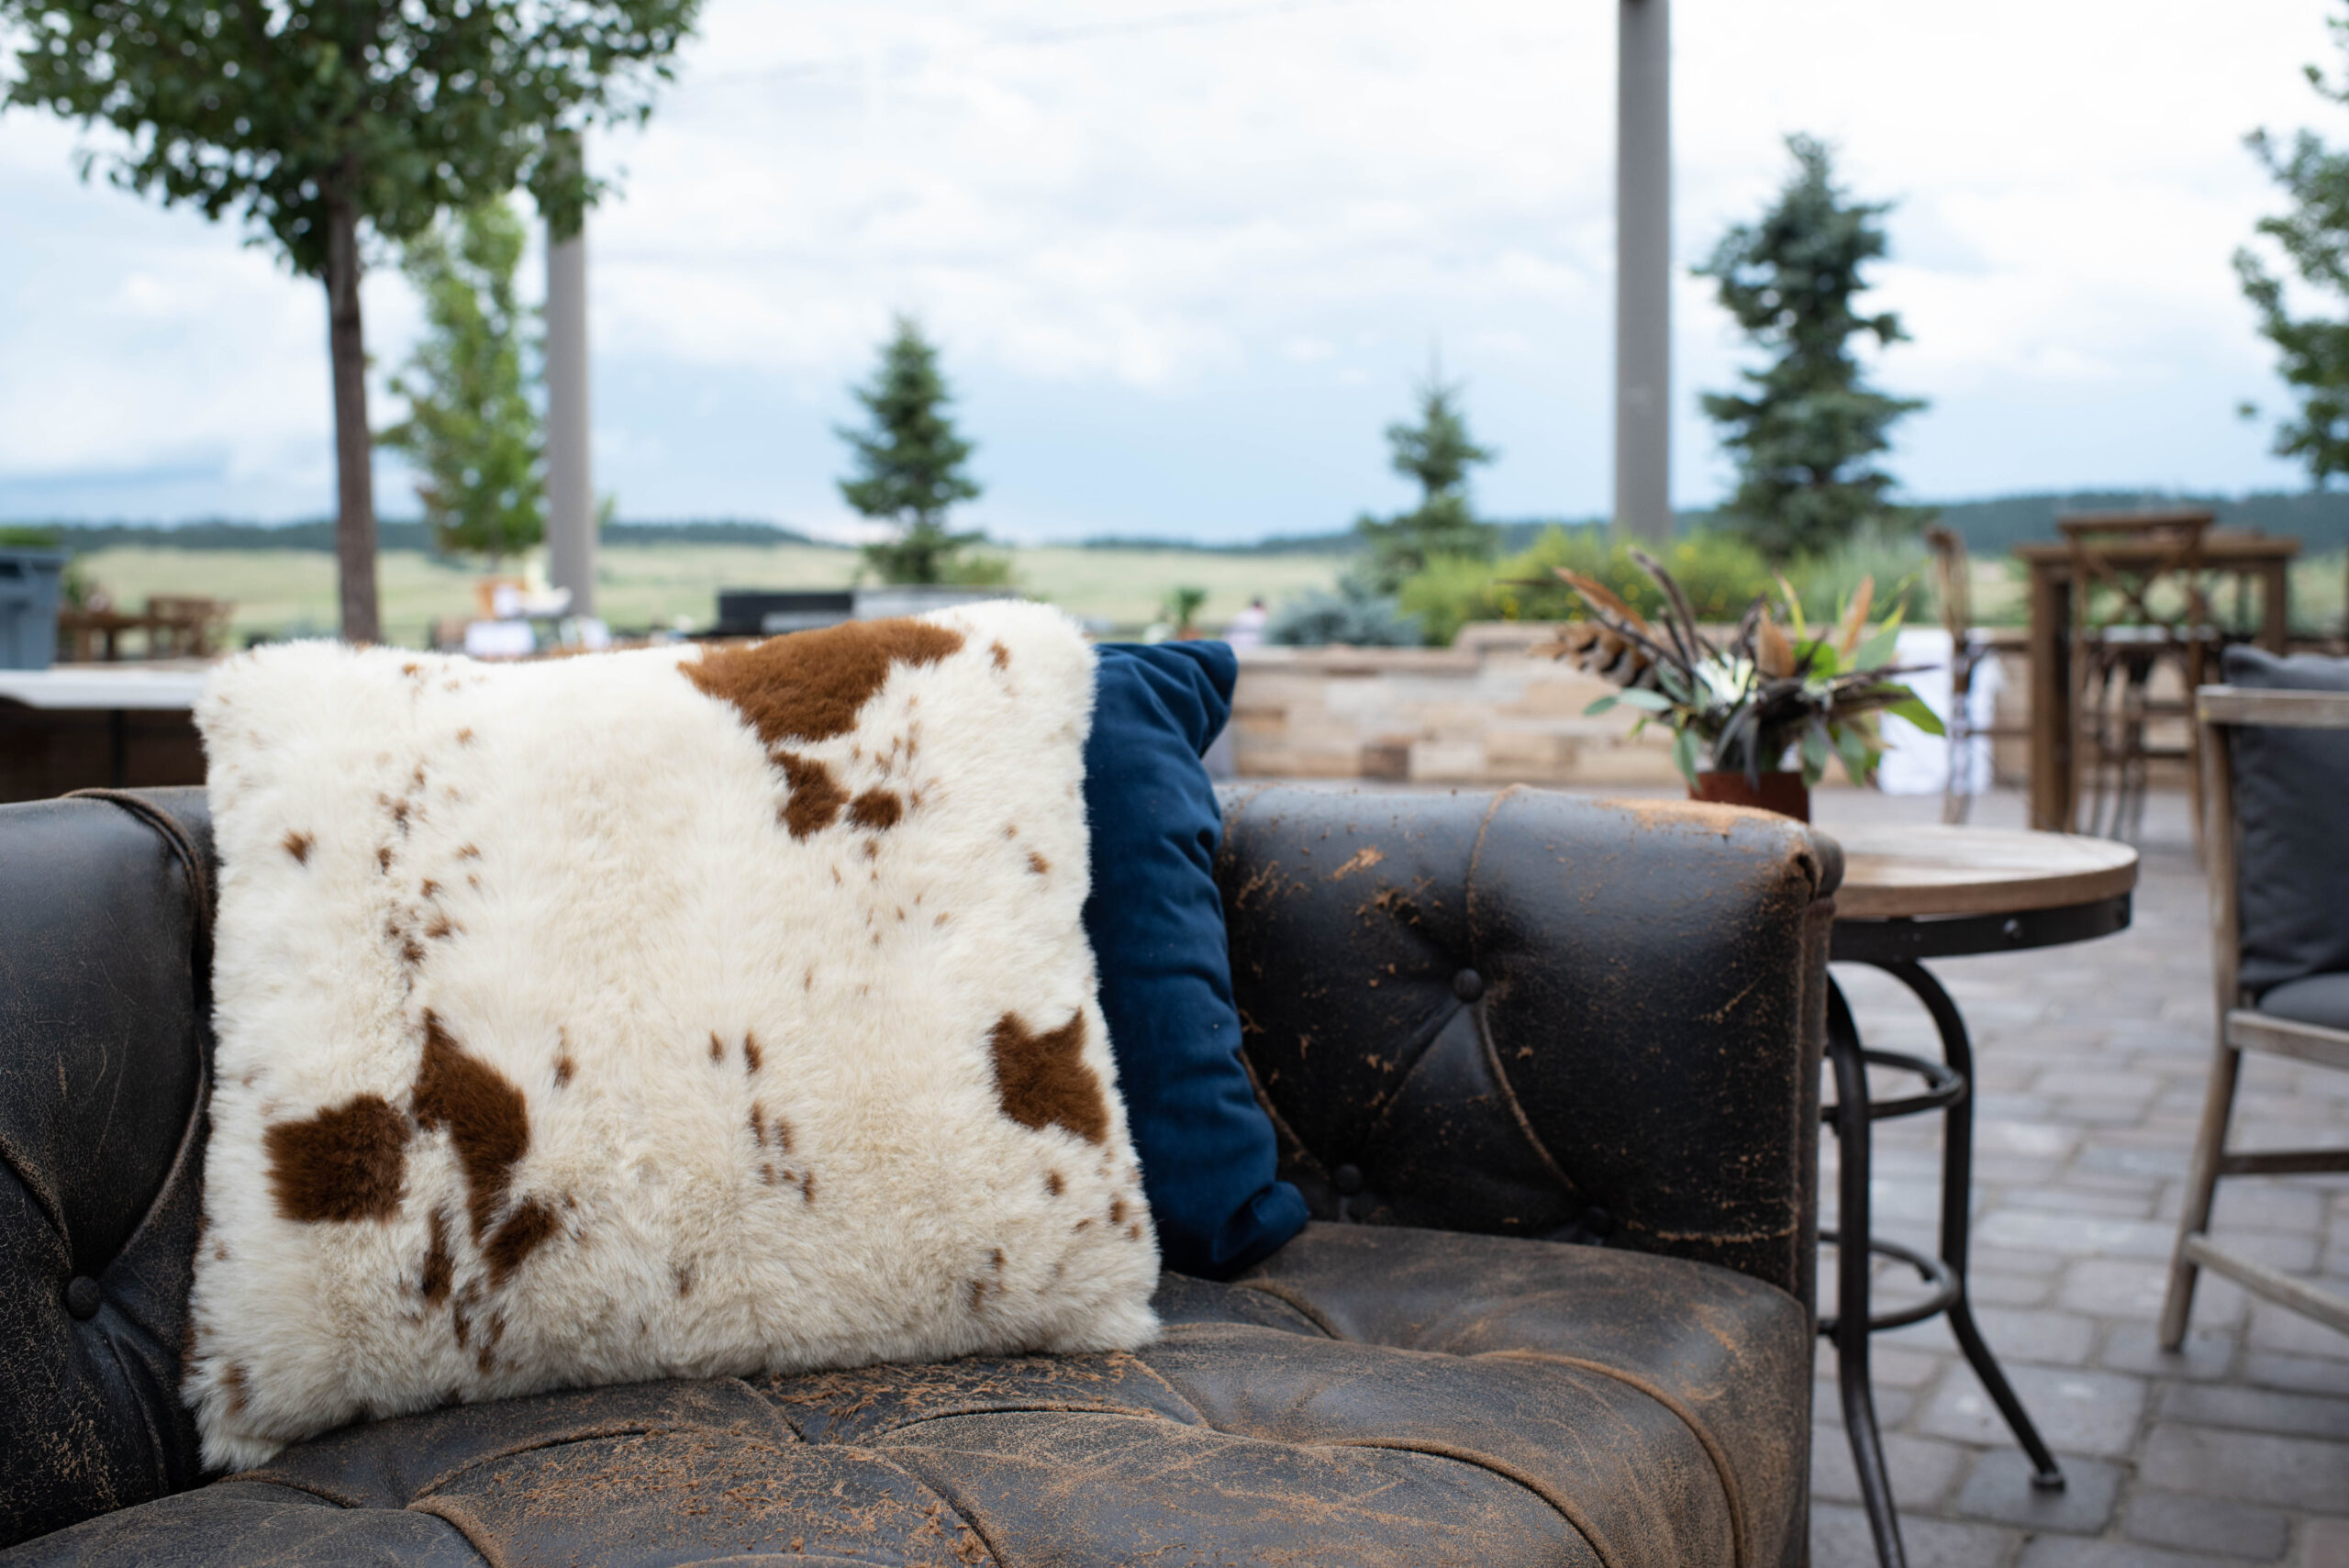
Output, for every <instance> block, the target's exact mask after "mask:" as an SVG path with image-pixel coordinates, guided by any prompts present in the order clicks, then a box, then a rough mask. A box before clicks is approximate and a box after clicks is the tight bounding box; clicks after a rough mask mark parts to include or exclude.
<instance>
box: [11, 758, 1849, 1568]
mask: <svg viewBox="0 0 2349 1568" xmlns="http://www.w3.org/2000/svg"><path fill="white" fill-rule="evenodd" d="M146 798H147V799H148V800H149V801H150V802H151V803H156V804H160V805H161V806H163V807H165V808H166V809H167V811H168V813H169V815H170V817H171V818H173V820H175V821H176V822H178V823H180V824H182V825H184V831H180V832H177V833H173V832H168V831H159V828H158V825H156V824H154V823H150V822H149V821H145V820H141V819H140V818H139V817H138V816H136V815H134V813H133V811H132V810H130V809H128V807H126V806H123V805H120V804H117V803H113V802H106V801H95V800H74V801H62V802H51V803H41V804H37V805H31V806H6V807H0V1163H5V1167H6V1170H5V1173H0V1540H10V1541H15V1540H25V1538H27V1537H30V1536H39V1539H37V1540H25V1544H23V1545H22V1546H20V1547H18V1548H17V1550H16V1551H13V1552H0V1558H5V1560H6V1561H7V1562H43V1563H46V1562H139V1561H147V1562H172V1563H192V1564H193V1563H214V1562H218V1563H223V1564H225V1563H229V1562H239V1563H241V1562H259V1561H269V1562H305V1563H306V1562H318V1563H326V1562H425V1563H437V1562H450V1563H474V1562H495V1563H501V1564H502V1563H507V1562H512V1563H524V1562H613V1563H647V1564H650V1563H684V1562H740V1563H750V1562H783V1561H789V1562H826V1561H829V1562H866V1563H870V1562H1005V1563H1031V1562H1034V1563H1043V1562H1052V1563H1069V1564H1081V1563H1095V1562H1294V1563H1329V1564H1332V1565H1335V1564H1341V1563H1342V1564H1355V1563H1382V1562H1397V1563H1403V1562H1410V1563H1432V1562H1463V1563H1484V1562H1511V1563H1548V1562H1556V1563H1576V1564H1581V1563H1609V1564H1614V1565H1618V1568H1630V1565H1633V1564H1659V1565H1660V1564H1679V1563H1700V1562H1701V1563H1715V1562H1719V1563H1748V1564H1776V1563H1784V1562H1796V1561H1798V1559H1799V1555H1800V1551H1801V1544H1802V1540H1803V1537H1804V1529H1803V1516H1802V1508H1803V1498H1804V1494H1805V1491H1806V1486H1805V1484H1804V1477H1805V1475H1806V1473H1807V1470H1808V1451H1807V1448H1808V1440H1809V1394H1810V1346H1811V1335H1810V1322H1809V1310H1808V1307H1807V1305H1806V1304H1807V1303H1808V1301H1809V1284H1810V1262H1809V1252H1810V1245H1811V1241H1812V1227H1813V1225H1814V1223H1815V1222H1814V1219H1813V1208H1812V1175H1811V1173H1812V1171H1813V1169H1814V1168H1815V1163H1814V1162H1815V1148H1814V1145H1813V1143H1812V1141H1811V1140H1812V1138H1813V1136H1814V1129H1815V1125H1816V1119H1817V1109H1816V1094H1817V1088H1816V1084H1817V1071H1816V1067H1817V1050H1818V1041H1819V1039H1820V1029H1819V1019H1820V1015H1821V1009H1822V1008H1823V991H1822V975H1823V965H1824V957H1825V946H1824V943H1825V934H1826V921H1827V918H1828V906H1826V904H1825V903H1824V902H1822V895H1824V894H1825V893H1827V892H1828V891H1830V890H1831V888H1832V885H1833V882H1834V879H1835V876H1836V874H1837V867H1836V864H1835V858H1834V851H1833V849H1832V846H1831V845H1830V844H1828V843H1827V842H1826V841H1825V840H1816V839H1813V838H1811V837H1809V836H1808V835H1806V834H1804V833H1803V832H1801V831H1800V830H1799V829H1798V828H1792V827H1790V826H1784V825H1779V824H1776V823H1772V822H1769V821H1766V820H1764V819H1760V818H1754V817H1743V816H1739V815H1736V814H1723V813H1720V812H1707V811H1702V810H1699V811H1693V812H1691V811H1684V810H1679V809H1676V808H1657V807H1654V806H1642V807H1639V808H1617V807H1606V806H1598V805H1594V804H1592V803H1589V802H1585V801H1575V800H1572V799H1568V798H1566V797H1562V796H1554V795H1541V794H1538V793H1534V792H1503V793H1502V794H1500V795H1490V794H1475V795H1411V796H1407V795H1368V796H1355V795H1335V794H1327V793H1323V792H1306V791H1297V790H1287V789H1271V790H1263V791H1256V792H1243V793H1241V794H1239V795H1233V796H1231V797H1230V798H1229V799H1228V801H1227V806H1228V813H1229V814H1228V817H1227V822H1228V833H1227V840H1226V849H1225V851H1224V853H1223V856H1222V858H1221V860H1220V862H1219V867H1218V871H1219V880H1220V881H1221V883H1222V884H1223V886H1224V890H1225V896H1226V900H1227V908H1228V911H1229V913H1230V918H1231V924H1232V937H1233V956H1234V963H1235V971H1236V976H1235V978H1236V981H1237V984H1238V990H1239V995H1240V1000H1241V1006H1242V1008H1243V1010H1244V1012H1245V1015H1246V1020H1247V1026H1248V1029H1249V1031H1250V1033H1249V1040H1248V1045H1249V1051H1250V1056H1251V1062H1252V1070H1253V1071H1254V1073H1255V1074H1256V1076H1257V1079H1258V1082H1259V1084H1260V1086H1261V1088H1262V1091H1263V1093H1264V1095H1265V1097H1266V1099H1267V1101H1268V1103H1270V1104H1271V1106H1273V1107H1274V1109H1275V1111H1276V1112H1277V1114H1278V1115H1279V1118H1280V1119H1281V1121H1282V1123H1283V1125H1284V1128H1285V1133H1284V1138H1285V1158H1286V1164H1287V1166H1288V1168H1289V1170H1290V1171H1291V1172H1292V1173H1294V1174H1295V1175H1296V1176H1297V1178H1298V1179H1299V1180H1300V1182H1301V1184H1303V1185H1304V1186H1305V1187H1306V1190H1307V1192H1308V1196H1309V1197H1310V1198H1311V1200H1312V1201H1313V1202H1314V1203H1315V1204H1316V1206H1317V1207H1318V1208H1319V1211H1320V1212H1321V1213H1322V1214H1323V1215H1324V1216H1325V1218H1328V1219H1331V1220H1336V1219H1340V1218H1342V1219H1345V1220H1352V1221H1361V1222H1367V1223H1357V1224H1338V1223H1322V1224H1317V1225H1314V1226H1312V1227H1310V1228H1308V1230H1307V1231H1306V1232H1305V1233H1304V1234H1303V1235H1302V1236H1300V1237H1299V1238H1297V1240H1295V1241H1293V1242H1292V1243H1290V1244H1289V1245H1288V1246H1287V1247H1286V1248H1284V1249H1283V1250H1281V1251H1278V1252H1276V1253H1275V1254H1274V1255H1273V1256H1272V1257H1271V1258H1270V1259H1268V1260H1266V1261H1265V1262H1264V1263H1262V1264H1260V1265H1258V1266H1257V1267H1256V1268H1255V1269H1253V1270H1252V1271H1251V1272H1250V1273H1247V1274H1245V1275H1243V1276H1242V1277H1241V1279H1240V1280H1239V1281H1238V1282H1236V1283H1234V1284H1209V1283H1207V1282H1204V1281H1198V1280H1188V1279H1184V1278H1182V1277H1180V1276H1175V1275H1169V1276H1167V1279H1166V1281H1165V1283H1164V1284H1163V1286H1162V1289H1161V1293H1160V1301H1159V1305H1160V1307H1161V1310H1162V1311H1163V1314H1164V1315H1165V1318H1166V1319H1167V1322H1168V1325H1169V1329H1168V1333H1167V1335H1166V1338H1165V1339H1164V1340H1163V1341H1162V1342H1161V1343H1160V1344H1159V1345H1157V1346H1155V1347H1153V1348H1152V1349H1151V1350H1149V1351H1144V1352H1142V1353H1141V1354H1139V1355H1136V1356H1079V1357H1062V1358H1041V1357H1040V1358H1024V1359H1022V1358H1015V1359H1011V1360H1000V1361H966V1362H952V1363H947V1364H944V1365H937V1366H894V1367H880V1368H870V1369H864V1370H862V1371H858V1372H852V1373H829V1374H824V1375H820V1376H811V1377H798V1378H788V1379H775V1380H764V1381H760V1382H756V1383H748V1382H742V1381H738V1380H720V1381H715V1382H708V1383H669V1384H658V1385H638V1386H633V1387H627V1388H612V1389H601V1390H585V1391H580V1392H576V1393H567V1394H557V1395H549V1396H540V1397H538V1398H533V1399H526V1400H516V1401H509V1402H505V1403H500V1404H494V1405H486V1406H481V1407H458V1408H454V1409H450V1410H444V1411H440V1412H436V1413H433V1414H430V1415H426V1416H418V1417H413V1418H406V1419H404V1420H399V1421H390V1422H384V1423H381V1424H378V1425H373V1426H365V1427H358V1428H352V1429H346V1430H344V1431H342V1432H339V1433H335V1434H330V1435H329V1436H328V1437H326V1438H324V1439H321V1440H318V1441H317V1442H314V1443H310V1444H307V1445H305V1446H303V1447H301V1448H297V1449H295V1450H292V1451H288V1452H286V1453H285V1454H283V1455H281V1456H280V1457H279V1458H278V1460H276V1461H275V1462H273V1463H272V1465H271V1466H270V1467H269V1468H268V1469H266V1470H265V1471H262V1472H259V1473H254V1474H252V1475H250V1476H244V1477H239V1478H235V1479H232V1480H228V1481H218V1482H216V1483H215V1484H213V1485H206V1486H202V1487H200V1488H198V1489H195V1490H188V1488H190V1487H191V1486H195V1484H196V1483H197V1482H198V1481H200V1480H202V1479H204V1478H203V1477H201V1476H199V1475H198V1474H197V1473H196V1469H195V1458H194V1455H195V1443H194V1437H193V1432H192V1430H191V1429H190V1428H189V1426H188V1422H187V1419H186V1417H185V1415H184V1412H183V1411H182V1410H181V1408H180V1407H179V1405H178V1402H177V1399H176V1397H175V1395H174V1386H175V1385H176V1382H177V1376H178V1351H177V1347H178V1342H179V1335H180V1330H181V1317H182V1314H183V1311H184V1299H185V1292H186V1282H187V1275H188V1273H189V1268H190V1262H191V1259H192V1256H193V1252H194V1250H195V1246H196V1244H197V1236H196V1233H195V1219H196V1201H195V1200H196V1195H197V1192H198V1187H199V1184H200V1171H199V1165H200V1155H201V1150H202V1142H201V1134H202V1127H203V1124H202V1119H201V1108H202V1099H203V1093H204V1087H205V1071H206V1068H205V1063H206V1054H207V1049H208V1046H207V1036H206V1030H205V1029H204V1026H203V1019H204V1018H205V1015H206V996H205V992H204V983H205V967H204V962H203V958H204V954H205V939H204V934H203V926H204V921H203V917H202V911H203V908H204V900H203V889H202V886H201V885H200V884H201V883H202V882H203V880H204V878H205V875H206V870H205V865H204V862H205V857H206V855H207V854H208V848H207V835H206V831H205V828H206V816H205V813H204V809H203V798H202V795H201V793H200V792H195V791H179V792H147V795H146ZM166 826H168V825H166ZM183 851H184V854H183ZM1349 1167H1351V1169H1349ZM1341 1189H1344V1190H1341ZM1577 1226H1579V1227H1581V1229H1580V1230H1578V1231H1576V1232H1575V1233H1577V1234H1594V1233H1598V1232H1600V1231H1604V1232H1606V1233H1607V1234H1608V1235H1609V1237H1610V1238H1611V1240H1610V1244H1609V1246H1607V1247H1604V1248H1597V1247H1589V1246H1579V1245H1561V1244H1559V1243H1557V1242H1554V1241H1550V1240H1522V1239H1516V1238H1523V1237H1540V1236H1544V1235H1548V1234H1551V1233H1553V1232H1556V1231H1558V1230H1559V1229H1562V1228H1568V1229H1571V1228H1574V1227H1577ZM1429 1227H1434V1228H1437V1229H1429ZM1464 1231H1486V1232H1497V1233H1499V1234H1494V1235H1471V1234H1462V1233H1460V1232H1464ZM1511 1233H1514V1235H1513V1236H1512V1234H1511ZM1658 1254H1677V1256H1666V1255H1658ZM1692 1259H1693V1260H1695V1261H1693V1262H1691V1261H1687V1260H1692ZM1716 1264H1726V1265H1728V1266H1727V1267H1720V1266H1712V1265H1716ZM77 1280H83V1281H86V1282H88V1283H87V1284H76V1283H75V1282H76V1281H77ZM77 1307H88V1308H90V1309H91V1311H90V1315H89V1316H88V1317H86V1318H84V1317H80V1316H77V1315H76V1308H77ZM173 1493H176V1494H179V1495H177V1496H165V1495H166V1494H173ZM145 1498H158V1499H160V1500H158V1501H153V1502H146V1503H143V1504H141V1505H140V1506H137V1507H127V1506H126V1505H130V1504H137V1503H140V1500H141V1499H145ZM109 1510H113V1511H109ZM93 1516H98V1517H93ZM77 1519H79V1520H83V1521H85V1522H83V1523H80V1524H78V1525H73V1528H71V1529H59V1527H61V1526H66V1525H71V1524H72V1521H74V1520H77ZM44 1530H58V1531H59V1532H58V1533H55V1534H50V1535H41V1534H40V1532H42V1531H44Z"/></svg>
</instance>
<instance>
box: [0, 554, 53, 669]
mask: <svg viewBox="0 0 2349 1568" xmlns="http://www.w3.org/2000/svg"><path fill="white" fill-rule="evenodd" d="M65 560H66V556H65V551H63V550H26V549H21V548H18V547H16V546H7V547H0V670H46V669H48V668H49V667H50V664H51V663H52V662H55V660H56V658H57V594H58V586H59V583H60V580H61V578H62V577H63V575H64V573H65Z"/></svg>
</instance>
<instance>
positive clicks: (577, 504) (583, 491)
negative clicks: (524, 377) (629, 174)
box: [547, 222, 596, 616]
mask: <svg viewBox="0 0 2349 1568" xmlns="http://www.w3.org/2000/svg"><path fill="white" fill-rule="evenodd" d="M547 580H548V581H549V582H550V583H551V584H553V585H554V586H555V587H558V588H568V589H570V590H571V613H572V614H573V615H575V616H592V615H594V614H595V613H596V491H595V485H594V482H593V474H592V473H591V470H590V467H589V463H588V451H587V230H586V226H585V224H584V222H583V223H582V224H581V226H580V230H579V232H578V233H576V234H574V235H573V236H572V237H571V238H569V239H557V238H556V237H555V233H554V230H553V229H552V228H549V229H548V231H547Z"/></svg>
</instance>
